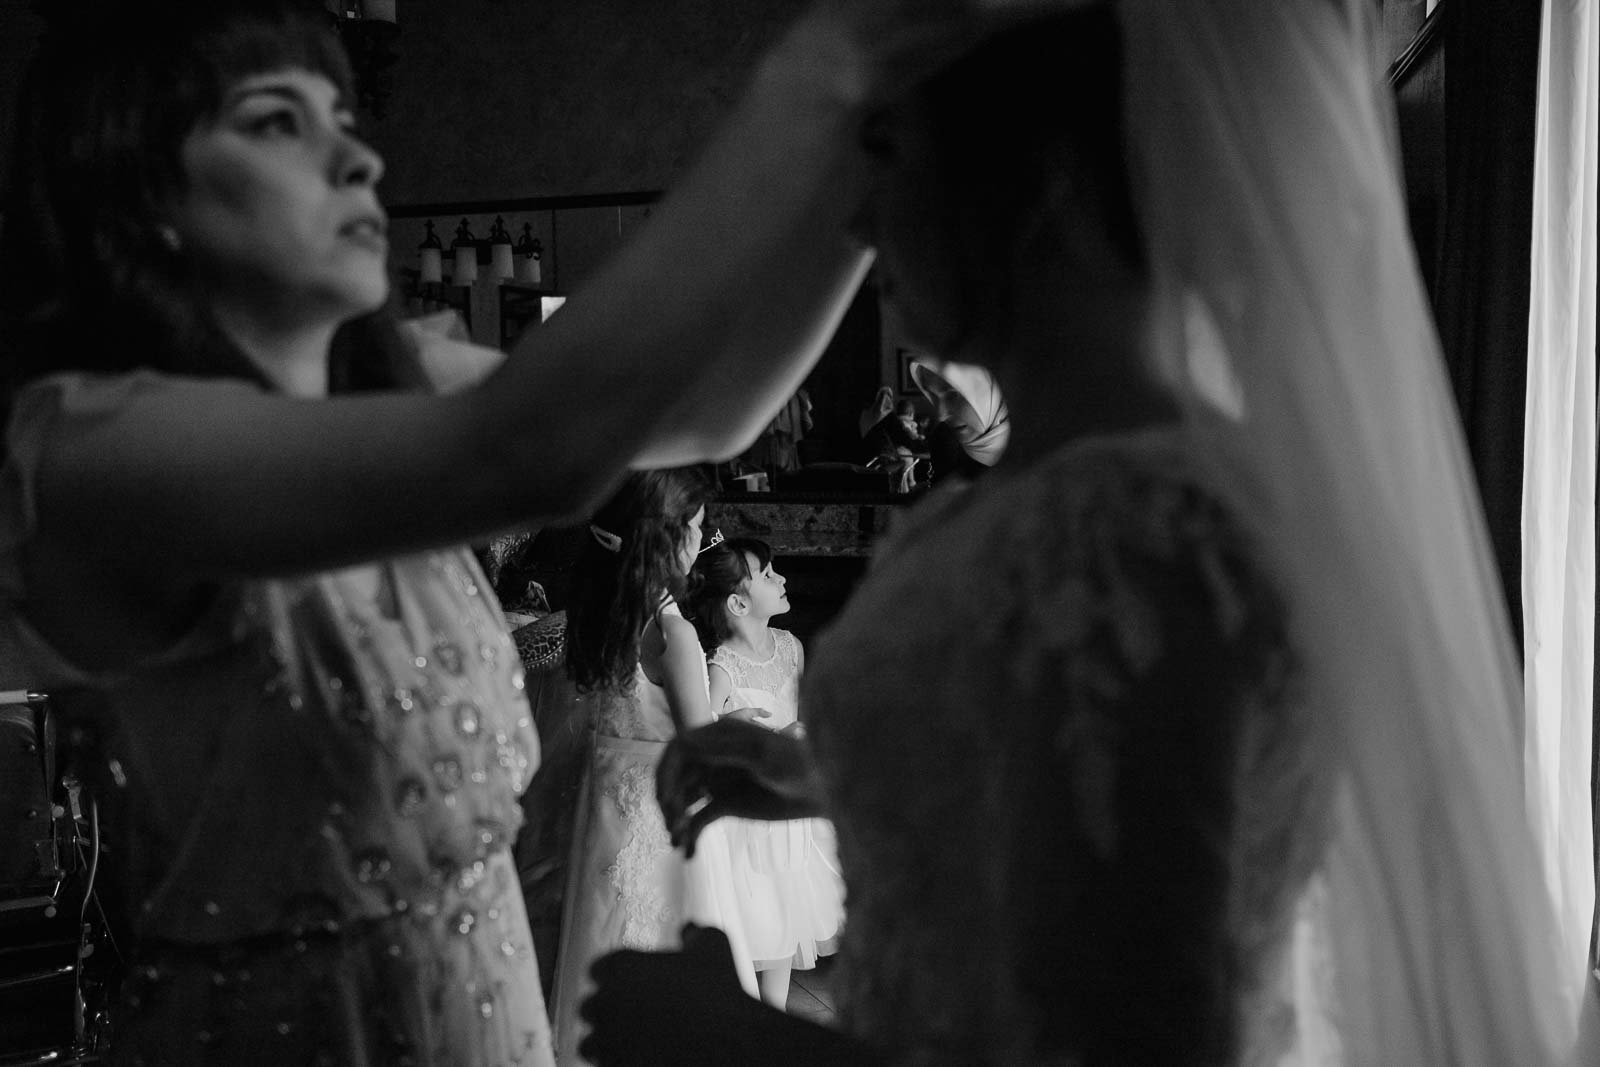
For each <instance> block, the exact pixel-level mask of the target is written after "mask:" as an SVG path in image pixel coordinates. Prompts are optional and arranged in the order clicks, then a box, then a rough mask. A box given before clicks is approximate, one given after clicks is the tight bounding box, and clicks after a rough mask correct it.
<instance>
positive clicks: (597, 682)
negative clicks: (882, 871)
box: [553, 468, 756, 1064]
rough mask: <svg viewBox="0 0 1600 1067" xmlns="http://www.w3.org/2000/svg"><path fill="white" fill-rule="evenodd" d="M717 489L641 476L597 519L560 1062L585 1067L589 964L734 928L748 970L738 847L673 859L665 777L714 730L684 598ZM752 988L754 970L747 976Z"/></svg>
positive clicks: (664, 474) (587, 587)
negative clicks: (737, 893)
mask: <svg viewBox="0 0 1600 1067" xmlns="http://www.w3.org/2000/svg"><path fill="white" fill-rule="evenodd" d="M710 495H711V485H710V483H709V482H708V480H707V479H706V478H705V477H704V476H703V475H701V474H700V473H699V471H698V470H697V469H695V468H683V469H677V470H666V471H646V472H641V473H635V474H631V475H629V476H628V477H627V479H626V480H624V482H623V484H622V486H621V488H620V489H618V490H617V492H616V493H615V494H614V495H613V496H612V497H611V499H610V500H609V501H607V502H606V504H605V505H603V506H602V507H601V508H600V509H599V511H597V512H596V513H595V516H594V521H593V522H592V523H591V524H590V526H589V538H590V539H589V542H588V543H586V544H585V545H584V550H583V555H582V556H581V557H580V559H579V561H578V567H577V573H576V576H575V585H574V589H573V598H572V603H571V605H570V606H569V607H568V609H567V619H568V622H567V671H568V674H569V675H570V676H571V679H572V681H573V682H574V683H575V684H576V686H577V688H578V689H579V690H580V692H586V693H588V694H589V695H590V698H591V699H592V701H593V704H594V710H593V714H594V733H593V739H592V745H593V747H592V751H591V756H590V763H589V768H588V771H587V774H586V777H585V782H584V785H583V787H582V789H581V791H580V794H579V801H578V813H577V824H576V826H575V828H574V830H573V851H572V858H571V863H570V864H569V866H568V868H567V872H568V873H567V888H566V897H565V902H564V904H563V909H562V922H561V948H560V953H559V957H558V960H557V964H556V982H555V988H554V990H553V999H554V1006H553V1018H554V1021H555V1030H556V1032H555V1041H556V1055H557V1060H558V1062H560V1063H563V1064H566V1063H575V1062H581V1061H580V1060H579V1052H578V1041H579V1039H580V1037H581V1034H580V1032H579V1031H580V1030H581V1024H580V1023H579V1020H578V1008H579V1005H580V1003H581V1001H582V999H583V997H584V996H586V995H587V991H588V989H589V987H590V985H591V983H590V980H589V973H588V972H589V967H590V965H591V964H592V963H593V962H594V960H595V959H596V958H597V957H598V956H600V955H602V954H603V953H606V952H609V951H612V950H614V949H618V948H641V949H651V948H662V947H666V946H668V945H671V944H674V943H675V942H676V940H677V938H678V934H679V930H680V928H681V927H682V925H683V924H684V923H685V922H686V921H691V920H692V921H694V922H696V923H700V924H702V925H707V926H716V927H720V928H722V929H723V930H724V931H726V932H727V934H728V939H729V942H730V943H731V944H733V945H735V946H737V947H736V952H737V953H738V956H739V958H740V959H742V960H746V961H747V960H748V953H747V952H745V951H743V950H742V949H743V945H744V936H743V931H742V929H741V927H740V924H739V922H738V918H737V910H736V909H735V907H734V906H733V903H732V899H731V895H732V887H733V884H734V883H733V876H732V873H731V871H730V869H729V862H728V848H727V843H726V840H725V839H723V838H721V837H717V836H714V837H712V838H711V839H710V840H709V841H708V840H706V839H704V838H702V840H701V843H700V847H699V849H698V850H697V851H696V854H695V858H694V859H693V860H692V861H687V862H686V861H685V860H684V859H683V858H682V854H681V853H679V852H677V851H675V850H674V849H673V848H672V843H671V841H670V840H669V838H668V835H667V830H666V826H665V824H664V823H663V822H662V819H661V811H660V808H659V807H658V806H657V804H656V799H655V766H656V763H657V761H659V760H660V758H661V753H662V752H663V751H664V750H665V748H666V744H667V742H668V741H670V740H672V738H673V737H674V736H676V735H677V734H678V733H679V732H680V731H683V730H687V729H692V728H694V727H696V726H701V725H704V724H706V723H709V722H711V721H712V716H711V710H710V706H709V703H708V699H707V680H706V662H705V655H704V653H703V652H702V651H701V649H700V642H699V640H698V638H697V637H696V635H695V630H694V627H693V626H692V625H691V624H690V623H689V622H688V620H686V619H685V618H684V617H683V616H682V614H681V613H680V612H679V610H678V605H677V601H676V597H677V596H678V595H680V594H681V593H682V591H683V586H684V578H685V576H686V575H687V574H688V572H689V569H690V567H691V566H692V565H693V564H694V561H695V557H696V556H697V555H698V554H699V550H700V541H701V524H702V523H703V522H704V520H705V504H706V501H707V500H708V499H709V498H710ZM740 980H741V983H742V984H743V985H744V987H745V990H746V991H747V992H749V993H751V994H752V995H754V993H755V989H756V984H755V973H754V969H753V968H752V967H751V965H750V963H749V962H748V961H747V962H745V963H743V964H742V966H741V968H740Z"/></svg>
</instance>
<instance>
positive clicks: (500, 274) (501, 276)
mask: <svg viewBox="0 0 1600 1067" xmlns="http://www.w3.org/2000/svg"><path fill="white" fill-rule="evenodd" d="M514 273H515V271H514V270H513V269H512V266H511V232H510V231H509V230H507V229H506V220H505V219H504V218H502V217H501V216H499V215H496V216H495V218H494V225H493V226H491V227H489V275H490V277H492V278H494V280H495V281H497V282H503V281H506V280H507V279H509V278H510V277H511V276H512V275H513V274H514Z"/></svg>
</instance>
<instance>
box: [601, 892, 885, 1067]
mask: <svg viewBox="0 0 1600 1067" xmlns="http://www.w3.org/2000/svg"><path fill="white" fill-rule="evenodd" d="M590 973H591V974H592V975H593V976H594V980H595V991H594V993H593V995H591V996H590V997H589V999H588V1000H585V1001H584V1002H583V1005H582V1007H580V1008H579V1009H578V1010H579V1014H581V1015H582V1016H583V1018H584V1019H585V1020H586V1021H587V1022H588V1023H589V1027H590V1029H589V1035H588V1036H587V1037H585V1038H584V1039H583V1041H582V1043H581V1044H580V1045H579V1046H578V1052H579V1054H581V1055H582V1056H583V1057H584V1058H585V1059H586V1060H588V1061H590V1062H591V1063H594V1064H596V1065H597V1067H634V1065H637V1067H676V1065H679V1064H683V1065H686V1067H687V1065H691V1064H692V1065H696V1067H698V1065H700V1064H708V1063H714V1064H718V1065H719V1067H739V1065H746V1064H747V1065H750V1067H801V1065H814V1064H819V1063H826V1064H829V1065H831V1067H881V1065H882V1064H884V1063H885V1062H887V1060H886V1059H885V1058H884V1057H882V1056H880V1055H878V1054H877V1053H875V1052H874V1051H873V1050H872V1049H869V1048H866V1047H864V1046H862V1045H861V1044H859V1043H858V1042H857V1041H855V1040H854V1039H852V1038H849V1037H846V1036H845V1035H844V1034H840V1033H837V1032H835V1031H832V1030H828V1029H826V1028H824V1027H821V1026H818V1025H816V1024H815V1023H810V1022H807V1021H805V1020H804V1019H797V1018H794V1017H793V1016H790V1015H785V1014H784V1013H783V1012H781V1011H778V1010H776V1009H774V1008H769V1007H767V1006H766V1005H765V1004H763V1003H762V1002H761V1001H759V1000H757V999H755V998H754V997H751V996H748V995H746V994H745V991H744V989H743V987H741V986H740V984H739V976H738V972H737V971H736V970H735V969H734V963H733V952H732V950H731V949H730V948H729V946H728V938H727V936H726V935H725V934H724V933H723V932H722V931H721V930H718V929H716V928H715V927H702V926H695V925H693V924H690V925H688V926H685V927H684V928H683V948H682V949H681V950H679V951H677V952H638V951H633V950H624V951H621V952H613V953H611V954H610V955H608V956H603V957H601V959H600V960H599V961H598V962H597V963H595V965H594V968H593V970H592V971H591V972H590Z"/></svg>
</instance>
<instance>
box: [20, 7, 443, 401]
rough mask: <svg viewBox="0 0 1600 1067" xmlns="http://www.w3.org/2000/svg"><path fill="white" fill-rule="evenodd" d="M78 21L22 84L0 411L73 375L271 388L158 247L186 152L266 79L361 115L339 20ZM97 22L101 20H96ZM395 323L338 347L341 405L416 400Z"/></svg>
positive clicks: (50, 42) (76, 16) (359, 326)
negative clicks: (307, 89)
mask: <svg viewBox="0 0 1600 1067" xmlns="http://www.w3.org/2000/svg"><path fill="white" fill-rule="evenodd" d="M63 7H64V8H65V7H70V8H71V10H72V12H73V17H72V19H71V21H70V23H69V22H68V21H67V20H66V18H65V17H61V18H59V19H58V20H57V21H58V24H57V25H53V26H48V27H47V29H46V31H45V35H44V38H43V40H42V41H41V43H40V46H39V48H38V50H37V52H36V54H35V55H34V58H33V60H32V63H31V64H30V66H29V68H28V71H27V74H26V75H25V77H24V80H23V84H22V88H21V94H20V97H19V103H18V116H17V128H16V144H15V150H14V152H13V157H12V163H13V169H12V172H11V175H10V181H9V183H8V185H7V190H6V200H5V205H4V213H3V216H4V226H3V229H0V344H3V345H4V350H3V353H0V355H3V360H0V400H3V401H4V402H5V403H4V406H5V407H8V406H9V398H10V396H11V395H12V394H13V393H14V392H15V391H16V390H17V389H18V388H19V387H20V386H22V385H23V384H25V383H27V382H28V381H31V380H32V379H34V378H37V377H40V376H42V375H45V374H50V373H54V372H57V371H62V370H80V371H89V372H99V373H117V372H122V371H128V370H133V369H135V368H139V367H150V368H153V369H156V370H161V371H165V372H168V373H175V374H185V375H193V376H202V377H219V376H228V377H239V378H250V379H253V380H256V381H259V382H261V383H262V384H263V385H266V384H267V382H266V380H265V378H264V377H263V376H262V375H261V373H260V372H259V371H258V370H257V369H256V368H255V366H254V365H253V364H251V363H250V361H249V360H248V359H247V358H246V356H245V355H244V353H243V352H241V351H240V350H239V349H238V347H237V346H235V345H234V344H233V343H232V342H230V341H229V340H228V339H227V337H226V336H224V334H223V333H222V331H221V330H220V329H219V328H218V326H217V325H216V323H215V321H214V320H213V319H212V317H211V315H210V313H209V312H208V311H207V310H206V308H205V307H204V306H203V304H202V303H201V301H200V299H199V297H198V290H197V287H196V285H195V284H194V282H195V279H194V278H193V277H192V275H191V267H190V264H189V263H188V262H187V261H186V259H185V257H184V256H183V255H182V254H181V253H176V252H174V251H173V250H171V249H170V248H169V247H167V245H166V244H165V243H164V242H163V241H162V239H161V229H162V225H163V208H164V205H167V204H170V203H171V202H172V199H173V198H174V197H175V196H178V195H179V194H181V193H182V191H183V188H184V172H183V166H182V149H183V144H184V141H185V139H186V138H187V137H188V135H189V134H190V132H191V131H193V130H194V129H195V127H196V126H197V125H199V124H201V123H203V122H205V121H207V120H209V119H212V118H214V117H215V116H216V115H217V114H218V112H219V110H220V109H221V107H222V103H223V99H224V95H225V93H226V92H227V90H228V88H229V87H230V86H231V85H233V84H234V83H236V82H237V81H238V80H239V79H241V78H244V77H247V76H249V75H251V74H257V73H262V72H265V71H270V70H276V69H282V68H286V67H294V68H301V69H305V70H310V71H314V72H316V73H318V74H322V75H324V76H326V77H327V78H328V79H329V80H330V81H332V82H333V83H334V85H335V86H337V87H338V89H339V90H340V92H341V93H342V94H343V95H344V96H345V97H346V98H347V99H353V98H354V97H353V94H352V89H353V85H352V75H351V71H350V65H349V61H348V59H347V58H346V56H345V54H344V51H343V49H342V47H341V46H340V44H339V41H338V38H337V37H336V36H335V34H334V32H333V30H332V28H331V25H330V21H329V17H328V15H327V13H326V12H325V10H324V9H323V7H322V5H321V4H320V3H315V2H304V0H147V2H142V3H138V4H129V3H122V2H111V0H105V2H100V3H95V2H90V3H88V4H86V5H83V4H74V5H63ZM85 8H87V9H88V10H87V11H86V10H85ZM415 367H416V362H415V359H414V357H413V356H412V355H411V353H410V350H409V348H408V346H407V345H406V344H405V342H404V340H403V339H402V337H401V334H400V331H399V330H398V328H397V327H396V325H395V322H394V316H393V314H392V312H389V311H387V310H385V311H380V312H376V313H373V314H371V315H366V316H362V317H360V318H358V319H355V320H353V321H351V322H349V323H347V324H346V325H345V326H344V328H342V329H341V330H340V332H339V335H338V336H337V337H336V338H335V342H334V350H333V356H332V364H331V366H330V388H332V389H334V390H337V391H351V390H356V389H364V388H377V387H382V386H389V385H411V384H416V381H417V378H416V373H417V372H416V369H415Z"/></svg>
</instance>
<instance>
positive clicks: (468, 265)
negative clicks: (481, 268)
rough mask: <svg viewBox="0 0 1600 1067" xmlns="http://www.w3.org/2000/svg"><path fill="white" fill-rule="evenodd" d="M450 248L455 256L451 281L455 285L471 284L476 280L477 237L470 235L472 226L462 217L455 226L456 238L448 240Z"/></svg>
mask: <svg viewBox="0 0 1600 1067" xmlns="http://www.w3.org/2000/svg"><path fill="white" fill-rule="evenodd" d="M450 250H451V252H453V253H454V258H455V273H454V274H453V275H452V276H451V281H453V282H455V284H457V285H471V284H472V283H473V282H475V281H477V280H478V239H477V238H476V237H474V236H472V228H471V227H470V226H468V225H467V220H466V219H462V220H461V225H459V226H457V227H456V239H455V240H454V241H451V242H450Z"/></svg>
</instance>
